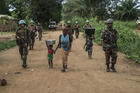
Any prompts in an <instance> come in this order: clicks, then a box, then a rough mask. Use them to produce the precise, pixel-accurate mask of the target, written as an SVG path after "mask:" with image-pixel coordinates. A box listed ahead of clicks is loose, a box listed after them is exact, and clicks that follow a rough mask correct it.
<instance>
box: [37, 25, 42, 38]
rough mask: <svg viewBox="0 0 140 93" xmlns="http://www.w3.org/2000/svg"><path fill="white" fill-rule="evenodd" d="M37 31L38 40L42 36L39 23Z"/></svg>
mask: <svg viewBox="0 0 140 93" xmlns="http://www.w3.org/2000/svg"><path fill="white" fill-rule="evenodd" d="M37 31H38V33H39V40H41V38H42V27H41V26H40V25H38V26H37Z"/></svg>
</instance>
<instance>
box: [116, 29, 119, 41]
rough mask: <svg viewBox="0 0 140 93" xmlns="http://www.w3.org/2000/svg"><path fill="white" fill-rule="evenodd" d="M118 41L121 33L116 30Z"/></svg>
mask: <svg viewBox="0 0 140 93" xmlns="http://www.w3.org/2000/svg"><path fill="white" fill-rule="evenodd" d="M116 39H117V40H118V39H119V33H118V31H117V30H116Z"/></svg>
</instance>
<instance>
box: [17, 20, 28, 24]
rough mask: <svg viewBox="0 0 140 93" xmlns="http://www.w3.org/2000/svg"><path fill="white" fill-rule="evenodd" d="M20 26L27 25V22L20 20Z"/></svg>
mask: <svg viewBox="0 0 140 93" xmlns="http://www.w3.org/2000/svg"><path fill="white" fill-rule="evenodd" d="M18 24H19V25H21V24H26V22H25V21H24V20H20V21H19V23H18Z"/></svg>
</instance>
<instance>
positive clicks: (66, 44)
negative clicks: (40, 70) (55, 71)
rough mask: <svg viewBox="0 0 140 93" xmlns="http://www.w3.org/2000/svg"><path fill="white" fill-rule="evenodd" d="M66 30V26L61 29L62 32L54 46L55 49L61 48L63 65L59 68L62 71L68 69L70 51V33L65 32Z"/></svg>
mask: <svg viewBox="0 0 140 93" xmlns="http://www.w3.org/2000/svg"><path fill="white" fill-rule="evenodd" d="M67 31H68V29H67V28H64V29H63V34H61V35H60V36H59V44H58V46H57V48H56V50H57V49H58V48H61V50H62V63H63V67H62V70H61V71H62V72H66V70H67V69H68V68H67V65H68V56H69V51H70V35H69V34H67ZM56 50H55V52H56Z"/></svg>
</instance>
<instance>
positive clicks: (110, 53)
mask: <svg viewBox="0 0 140 93" xmlns="http://www.w3.org/2000/svg"><path fill="white" fill-rule="evenodd" d="M105 24H106V25H107V28H106V29H105V30H103V31H102V33H101V42H102V46H103V51H104V52H105V57H106V72H110V70H112V71H113V72H117V71H116V69H115V64H116V61H117V48H118V47H117V40H118V32H117V31H116V30H115V29H114V28H113V19H108V20H107V21H106V22H105ZM79 29H80V25H79V24H78V21H76V22H75V25H74V27H72V24H71V22H70V21H67V25H64V29H63V34H62V35H60V37H59V44H58V47H61V48H62V50H63V54H62V60H63V67H62V71H63V72H65V71H66V69H67V65H68V64H67V61H68V55H69V52H70V51H71V48H72V42H73V35H74V31H75V37H76V38H78V37H79ZM83 29H84V30H86V29H94V28H93V27H92V25H90V24H89V20H86V24H85V25H84V26H83ZM67 35H69V37H70V40H69V41H70V44H69V43H67V42H66V43H65V41H67V40H66V38H67ZM62 36H63V38H61V37H62ZM62 39H64V40H63V41H62ZM93 39H95V38H94V35H86V43H85V45H84V49H85V50H86V51H87V52H88V56H89V59H91V58H92V50H93V48H92V47H93V42H92V40H93ZM65 44H66V45H68V44H69V49H68V48H66V47H64V46H65ZM60 45H61V46H60ZM62 46H63V47H62ZM56 50H57V49H56ZM110 63H111V66H110Z"/></svg>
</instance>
